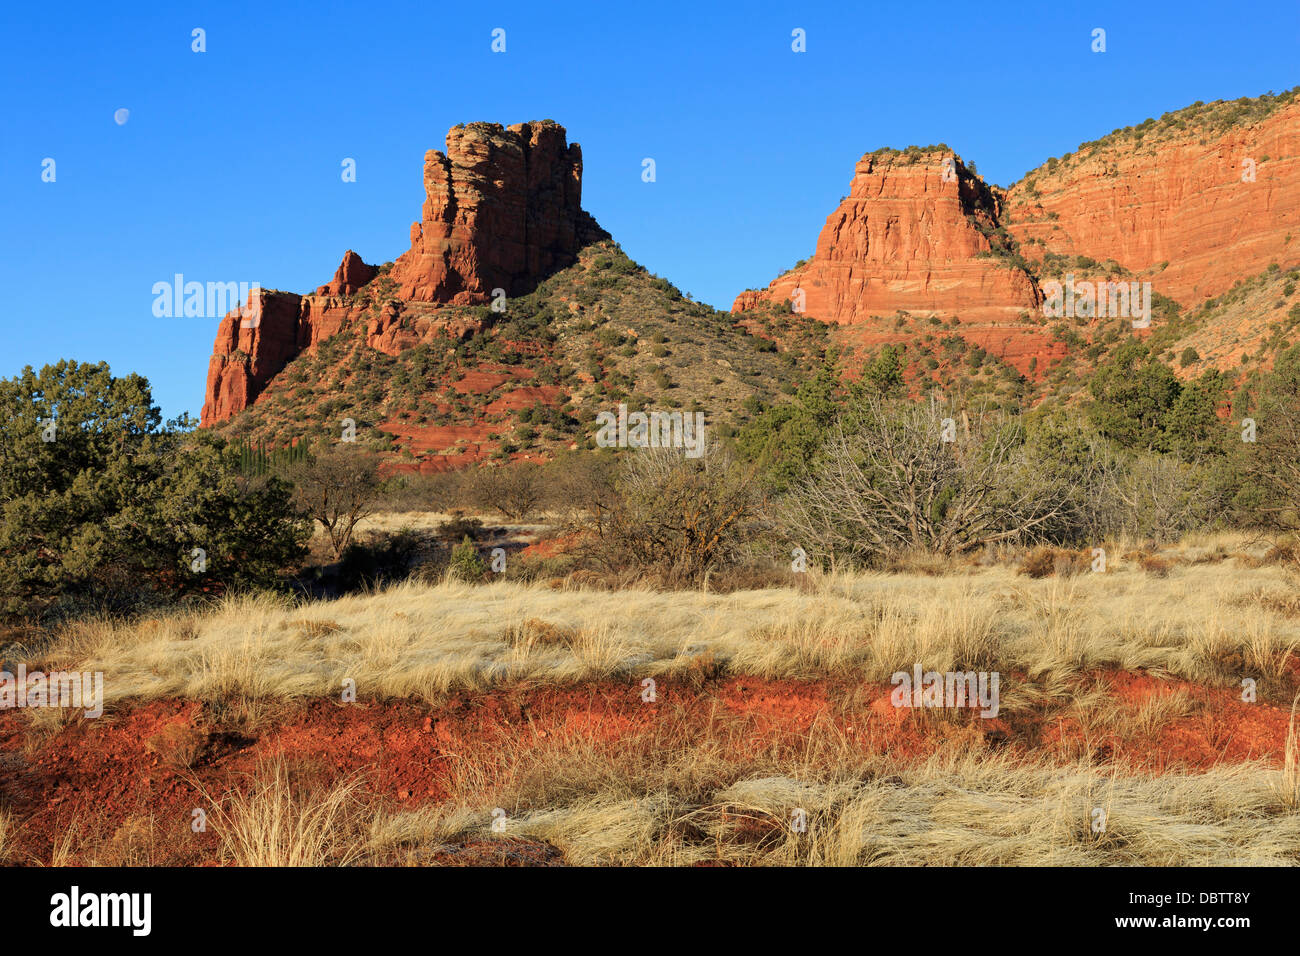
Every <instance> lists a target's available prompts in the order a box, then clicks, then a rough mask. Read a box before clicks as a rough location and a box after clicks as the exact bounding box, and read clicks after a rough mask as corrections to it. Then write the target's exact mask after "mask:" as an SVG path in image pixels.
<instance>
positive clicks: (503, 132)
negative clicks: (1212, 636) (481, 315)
mask: <svg viewBox="0 0 1300 956" xmlns="http://www.w3.org/2000/svg"><path fill="white" fill-rule="evenodd" d="M446 147H447V151H446V152H445V153H441V152H438V151H437V150H430V151H429V152H428V153H426V154H425V158H424V191H425V202H424V208H423V211H422V213H421V221H420V222H418V223H415V224H414V225H412V227H411V248H410V250H409V251H408V252H406V253H403V254H402V255H401V256H400V257H399V258H398V259H397V260H396V262H395V263H394V264H393V268H392V271H391V273H390V277H391V279H392V280H393V282H394V284H395V295H394V297H393V298H392V299H390V300H387V301H384V302H383V303H382V304H379V305H376V306H375V307H374V308H373V311H372V304H371V303H370V302H368V301H365V298H366V297H365V296H364V295H363V296H361V297H358V296H357V293H358V292H360V291H361V290H363V289H364V288H365V287H366V286H367V285H368V284H369V283H371V282H372V281H373V280H374V279H375V277H376V275H377V274H378V270H377V269H376V267H375V266H371V265H367V264H366V263H365V262H364V261H363V260H362V259H361V257H360V256H359V255H357V254H356V253H355V252H353V251H352V250H348V252H347V253H346V254H345V255H344V257H343V261H342V263H341V264H340V265H339V267H338V270H337V271H336V272H335V273H334V279H333V280H332V281H331V282H329V283H328V284H326V285H323V286H320V287H319V288H317V289H316V292H315V293H314V294H309V295H303V296H299V295H295V294H293V293H289V292H270V291H259V292H257V293H254V294H255V295H257V296H259V297H260V298H259V303H256V304H260V305H261V316H260V319H259V320H258V321H256V322H253V321H250V320H243V319H241V315H240V313H239V311H235V312H232V313H230V314H229V315H227V316H226V317H225V318H224V319H222V320H221V324H220V326H219V327H218V329H217V336H216V341H215V343H214V344H213V349H212V359H211V360H210V362H209V363H208V382H207V389H206V393H205V395H204V402H203V413H202V419H201V420H202V423H203V424H204V425H211V424H214V423H216V422H220V421H224V420H225V419H227V418H230V417H231V416H233V415H235V414H237V413H238V412H240V411H242V410H243V409H245V408H247V407H248V406H249V405H251V404H252V403H253V402H254V401H256V400H257V397H258V395H260V394H261V392H262V390H263V389H264V388H265V387H266V385H267V383H268V382H269V381H270V380H271V379H272V378H273V377H274V376H275V375H277V374H278V373H279V372H280V370H281V369H283V368H284V367H285V366H286V365H287V364H288V363H289V362H291V361H293V359H294V358H295V357H297V356H298V354H299V353H301V352H302V351H303V350H304V349H308V348H311V347H313V346H315V345H316V344H317V343H318V342H321V341H323V340H325V339H327V338H329V337H330V336H332V335H334V334H336V333H337V332H339V331H341V330H342V329H343V328H344V327H346V326H351V325H358V326H360V325H362V324H364V329H365V335H366V344H367V345H369V346H370V347H371V348H375V349H379V350H380V351H384V352H387V353H389V354H396V353H397V352H399V351H401V350H402V349H406V348H411V347H412V346H415V345H417V344H419V342H420V341H421V338H420V335H419V333H416V332H413V331H411V330H410V329H409V328H404V327H403V323H402V321H401V319H402V316H403V313H411V312H414V313H418V314H424V315H425V316H426V317H427V315H428V312H429V310H430V309H431V308H436V307H437V306H445V305H473V304H483V303H487V302H489V301H491V299H492V296H493V290H495V289H502V290H504V292H505V294H506V295H508V296H516V295H526V294H527V293H529V292H531V291H532V290H533V288H535V287H536V285H537V283H538V282H540V281H542V280H543V279H545V278H546V277H547V276H548V275H550V274H552V273H553V272H556V271H557V270H559V269H563V268H565V267H566V266H569V265H571V264H573V262H575V261H576V259H577V253H578V250H579V249H580V248H582V247H583V246H585V245H587V244H588V243H590V242H593V241H595V240H598V239H602V238H605V237H606V234H605V233H604V232H603V231H602V230H601V229H600V227H599V226H598V225H597V224H596V222H595V220H594V219H592V218H591V217H590V216H589V215H588V214H587V213H585V212H584V211H583V210H582V148H581V147H580V146H579V145H578V144H577V143H569V142H567V139H566V134H565V130H564V127H563V126H560V125H558V124H556V123H554V122H552V121H551V120H542V121H540V122H532V123H520V124H518V125H516V126H510V127H508V128H507V127H502V126H499V125H497V124H495V123H470V124H469V125H467V126H455V127H453V128H452V129H451V130H450V131H449V132H448V133H447V141H446ZM248 305H249V306H252V305H255V303H252V302H251V301H250V303H248ZM439 323H441V326H439ZM473 324H474V320H473V319H471V318H467V317H466V316H464V315H450V316H448V317H446V318H445V320H442V319H439V320H437V321H435V322H434V323H432V324H430V323H425V328H426V332H431V331H432V330H433V329H436V328H439V327H442V328H444V329H445V328H448V327H450V329H451V331H452V332H453V333H455V334H464V333H466V332H468V331H470V328H469V326H472V325H473Z"/></svg>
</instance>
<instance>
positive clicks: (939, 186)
mask: <svg viewBox="0 0 1300 956" xmlns="http://www.w3.org/2000/svg"><path fill="white" fill-rule="evenodd" d="M999 210H1000V200H999V197H998V196H997V195H996V194H995V193H994V191H993V190H991V189H990V188H989V187H987V186H985V185H984V182H983V181H982V180H980V179H979V178H978V177H977V176H975V175H974V174H972V173H971V172H970V171H969V170H968V169H967V168H966V166H965V165H963V164H962V162H961V160H960V159H958V158H957V157H954V156H953V155H952V154H950V153H947V154H946V153H942V152H938V151H933V152H896V151H893V150H889V151H884V152H880V153H868V154H867V155H866V156H863V157H862V159H860V160H859V161H858V164H857V168H856V170H855V171H854V176H853V182H852V184H851V186H850V192H849V196H848V198H846V199H845V200H844V201H843V202H841V203H840V205H839V207H838V208H837V209H836V210H835V211H834V212H833V213H831V215H830V216H829V217H828V218H827V220H826V225H825V226H824V227H823V228H822V231H821V235H820V236H819V237H818V239H817V251H816V253H815V254H814V255H813V257H812V259H810V260H809V261H808V262H807V263H806V264H804V265H803V266H800V267H798V268H795V269H793V270H791V271H790V272H787V273H786V274H785V275H783V276H780V277H779V278H777V279H775V280H774V281H773V282H772V283H771V284H770V285H769V286H768V287H767V289H764V290H759V291H752V290H751V291H749V292H743V293H741V294H740V296H739V297H737V299H736V301H735V304H734V305H733V307H732V308H733V311H744V310H746V309H750V308H753V307H754V306H755V305H756V304H757V303H759V302H764V301H770V302H781V301H783V300H785V299H790V300H792V302H793V303H794V305H795V307H796V308H797V307H798V305H799V303H798V301H797V298H798V295H799V293H800V292H802V295H803V310H802V311H804V312H805V313H807V314H808V315H810V316H812V317H813V318H817V319H821V320H823V321H825V322H834V323H837V324H841V325H850V324H854V323H857V322H861V321H864V320H866V319H869V318H870V317H872V316H882V317H889V316H892V315H893V314H894V313H895V312H896V311H898V310H900V309H902V310H905V311H908V312H917V313H921V314H925V313H930V314H937V313H946V314H957V313H960V314H961V315H962V316H963V317H964V318H965V317H969V318H971V319H974V320H982V321H998V320H1001V321H1014V320H1015V319H1016V318H1017V317H1018V316H1020V315H1022V314H1024V313H1026V312H1032V311H1033V310H1034V309H1036V308H1037V306H1038V304H1039V303H1040V302H1041V297H1040V295H1039V293H1038V290H1037V288H1036V287H1035V285H1034V282H1033V280H1032V279H1031V278H1030V277H1029V276H1028V275H1027V274H1026V273H1025V272H1024V271H1022V270H1021V269H1019V268H1017V267H1015V266H1013V265H1011V264H1010V263H1009V262H1007V261H1006V260H1005V259H1003V258H1002V257H1001V256H1000V252H1001V251H1002V246H1001V245H1000V244H999V243H998V240H997V238H996V233H995V230H996V227H997V224H998V214H999Z"/></svg>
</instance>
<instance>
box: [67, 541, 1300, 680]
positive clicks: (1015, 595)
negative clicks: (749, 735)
mask: <svg viewBox="0 0 1300 956" xmlns="http://www.w3.org/2000/svg"><path fill="white" fill-rule="evenodd" d="M809 584H810V586H809V587H808V588H807V589H805V590H794V589H789V588H769V589H765V590H758V591H740V592H734V593H730V594H711V593H705V592H703V591H686V592H681V591H679V592H667V593H664V592H655V591H651V590H648V589H646V590H637V589H632V590H624V591H618V592H609V591H602V590H586V589H583V588H581V587H578V586H569V587H565V588H560V589H551V588H550V587H547V586H545V585H543V584H540V583H520V582H512V581H497V582H494V583H491V584H487V585H476V584H468V583H461V582H456V581H450V580H449V581H444V582H443V583H440V584H423V583H415V582H407V583H404V584H400V585H397V586H393V587H390V588H388V589H387V590H384V591H382V592H379V593H376V594H367V595H354V596H349V597H345V598H342V599H339V600H336V601H329V602H316V603H312V604H308V605H303V606H297V607H295V606H293V605H292V604H291V603H289V602H287V601H284V600H277V599H272V598H267V597H238V598H231V599H229V600H227V601H226V602H224V603H223V604H222V605H221V606H219V607H218V608H216V609H215V610H213V611H211V612H209V613H207V614H203V615H193V614H191V615H184V616H177V617H173V618H163V619H159V620H155V621H148V622H144V623H141V624H135V625H130V624H121V623H114V622H111V621H107V620H95V621H90V622H83V623H81V624H78V625H75V626H73V627H71V628H69V629H68V630H67V631H66V632H65V633H64V634H62V635H61V636H60V637H59V638H58V639H57V640H56V642H55V644H54V646H53V647H52V648H49V649H46V651H45V652H44V653H43V654H42V660H44V661H45V662H47V663H48V664H49V666H51V667H53V666H60V667H68V668H72V669H78V670H99V671H103V672H104V675H105V678H104V688H105V695H106V697H107V699H108V700H109V701H110V702H112V701H120V700H123V699H126V698H156V697H173V696H174V697H185V698H199V699H205V700H230V699H245V700H249V701H266V700H269V699H275V698H280V699H285V698H295V697H305V696H324V697H337V696H338V695H339V694H340V693H341V692H342V688H343V681H344V679H345V678H351V679H352V680H354V681H355V682H356V687H357V693H358V695H359V697H360V698H364V699H372V700H373V699H383V698H393V697H407V696H415V697H422V698H427V699H434V700H436V699H439V698H441V697H442V696H444V695H446V694H448V693H450V692H455V691H459V690H469V689H482V688H486V687H491V686H495V685H500V684H502V683H507V682H512V681H519V680H529V681H540V682H548V681H549V682H569V681H578V680H590V679H598V678H603V677H609V676H632V675H639V676H646V675H648V676H660V675H689V674H690V673H691V672H692V670H693V669H698V667H699V661H700V660H701V658H702V655H706V654H707V655H711V660H713V661H714V662H715V664H716V665H717V666H718V667H719V668H722V667H725V668H726V669H727V670H729V671H730V672H731V673H740V674H750V675H755V676H760V677H768V678H777V677H791V678H799V677H819V676H830V675H837V674H852V675H855V676H857V677H859V678H861V679H864V680H880V681H887V680H888V679H889V676H890V675H891V674H892V673H894V672H895V671H899V670H910V669H911V667H912V666H913V664H915V663H916V662H923V663H924V664H925V666H926V667H927V669H933V670H939V671H945V670H1000V671H1003V672H1008V671H1024V672H1025V673H1027V674H1028V675H1030V677H1031V678H1032V683H1033V684H1034V685H1036V686H1035V687H1032V688H1025V689H1024V693H1026V694H1031V695H1032V694H1036V693H1038V694H1041V693H1043V692H1045V691H1044V688H1046V687H1048V686H1049V685H1050V683H1051V681H1052V680H1058V681H1059V680H1061V679H1063V678H1065V677H1069V676H1072V675H1078V674H1080V673H1082V672H1085V671H1087V670H1090V669H1093V668H1098V667H1117V668H1122V669H1126V670H1137V669H1147V670H1150V671H1152V672H1155V673H1156V674H1165V675H1173V676H1179V677H1183V678H1186V679H1189V680H1194V681H1199V682H1205V683H1211V684H1217V685H1219V686H1226V685H1227V684H1237V683H1239V681H1240V679H1241V677H1243V676H1251V677H1254V678H1255V679H1257V680H1259V681H1260V683H1261V684H1262V685H1263V684H1264V683H1265V682H1266V681H1268V680H1276V679H1278V678H1280V677H1281V676H1282V675H1283V674H1284V672H1285V671H1286V668H1287V662H1288V661H1289V660H1290V659H1291V658H1292V657H1293V656H1294V655H1295V654H1296V652H1297V648H1298V647H1300V619H1298V618H1297V617H1296V615H1295V614H1294V613H1293V604H1292V603H1291V602H1290V601H1288V600H1285V599H1284V598H1286V597H1287V596H1289V595H1294V594H1295V593H1296V585H1295V582H1294V580H1293V579H1292V578H1291V577H1290V575H1289V573H1288V572H1287V570H1286V569H1285V568H1282V567H1275V566H1262V567H1258V568H1247V567H1245V566H1243V565H1242V564H1241V563H1240V562H1239V561H1237V560H1235V559H1225V560H1223V561H1214V562H1202V563H1195V562H1190V561H1183V560H1178V561H1171V565H1170V569H1169V572H1168V576H1167V577H1163V578H1156V577H1152V576H1150V575H1149V574H1147V573H1145V572H1143V571H1142V570H1141V568H1140V565H1139V564H1138V562H1137V561H1132V562H1126V561H1123V560H1122V559H1118V558H1116V559H1113V560H1112V561H1111V564H1110V570H1109V571H1108V572H1107V573H1104V574H1094V573H1081V574H1076V575H1073V576H1070V577H1057V576H1051V577H1045V578H1041V579H1037V580H1035V579H1031V578H1028V577H1025V576H1021V575H1018V574H1017V573H1016V572H1015V570H1014V569H1013V568H1010V567H1005V566H995V567H990V568H968V569H966V572H965V573H962V574H954V575H948V576H943V577H932V576H929V575H928V574H871V573H860V574H859V573H855V574H845V573H837V574H826V575H813V576H812V577H811V578H810V580H809ZM1004 693H1006V694H1009V695H1010V696H1011V698H1012V699H1013V700H1014V699H1015V695H1016V694H1017V693H1019V691H1017V690H1016V688H1015V687H1006V685H1004ZM1022 702H1025V703H1027V702H1028V701H1027V700H1025V701H1022Z"/></svg>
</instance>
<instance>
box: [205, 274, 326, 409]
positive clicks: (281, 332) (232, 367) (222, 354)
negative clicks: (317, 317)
mask: <svg viewBox="0 0 1300 956" xmlns="http://www.w3.org/2000/svg"><path fill="white" fill-rule="evenodd" d="M301 305H302V297H301V296H298V295H294V294H293V293H292V292H274V291H271V290H268V289H261V290H257V291H255V292H251V293H250V294H249V301H248V302H247V303H245V312H248V313H250V314H251V316H250V317H248V318H245V317H244V315H243V313H241V311H240V310H239V309H236V310H235V311H234V312H231V313H230V314H229V315H227V316H226V317H225V318H224V319H222V320H221V325H220V326H219V327H218V328H217V340H216V342H215V344H214V345H213V347H212V358H211V360H209V362H208V385H207V392H206V394H205V396H204V400H203V414H202V419H201V420H202V422H203V424H204V425H209V424H211V423H212V422H215V421H221V420H222V419H224V418H229V417H230V416H231V415H233V414H235V413H236V412H237V411H239V410H240V409H242V408H245V407H247V406H248V405H251V404H252V403H253V400H254V399H255V398H257V396H258V395H259V394H260V393H261V391H262V389H263V388H265V387H266V383H267V382H269V381H270V380H271V379H272V378H273V377H274V376H275V375H276V373H278V372H279V371H280V370H281V369H282V368H284V367H285V365H287V364H288V363H289V362H290V360H292V359H293V357H294V356H296V355H297V354H298V353H299V351H301V344H300V337H299V324H298V315H299V310H300V308H301Z"/></svg>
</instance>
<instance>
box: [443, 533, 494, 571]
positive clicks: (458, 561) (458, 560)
mask: <svg viewBox="0 0 1300 956" xmlns="http://www.w3.org/2000/svg"><path fill="white" fill-rule="evenodd" d="M447 570H448V573H450V574H451V576H452V577H455V578H459V579H460V580H462V581H481V580H482V579H483V577H484V576H485V575H486V574H487V570H488V569H487V564H485V563H484V561H483V559H482V558H481V557H479V553H478V549H477V548H476V547H474V542H473V541H472V540H471V539H470V537H469V535H466V536H465V537H464V539H463V540H462V541H461V543H460V544H458V545H456V547H455V548H454V549H452V552H451V561H450V562H449V563H448V565H447Z"/></svg>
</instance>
